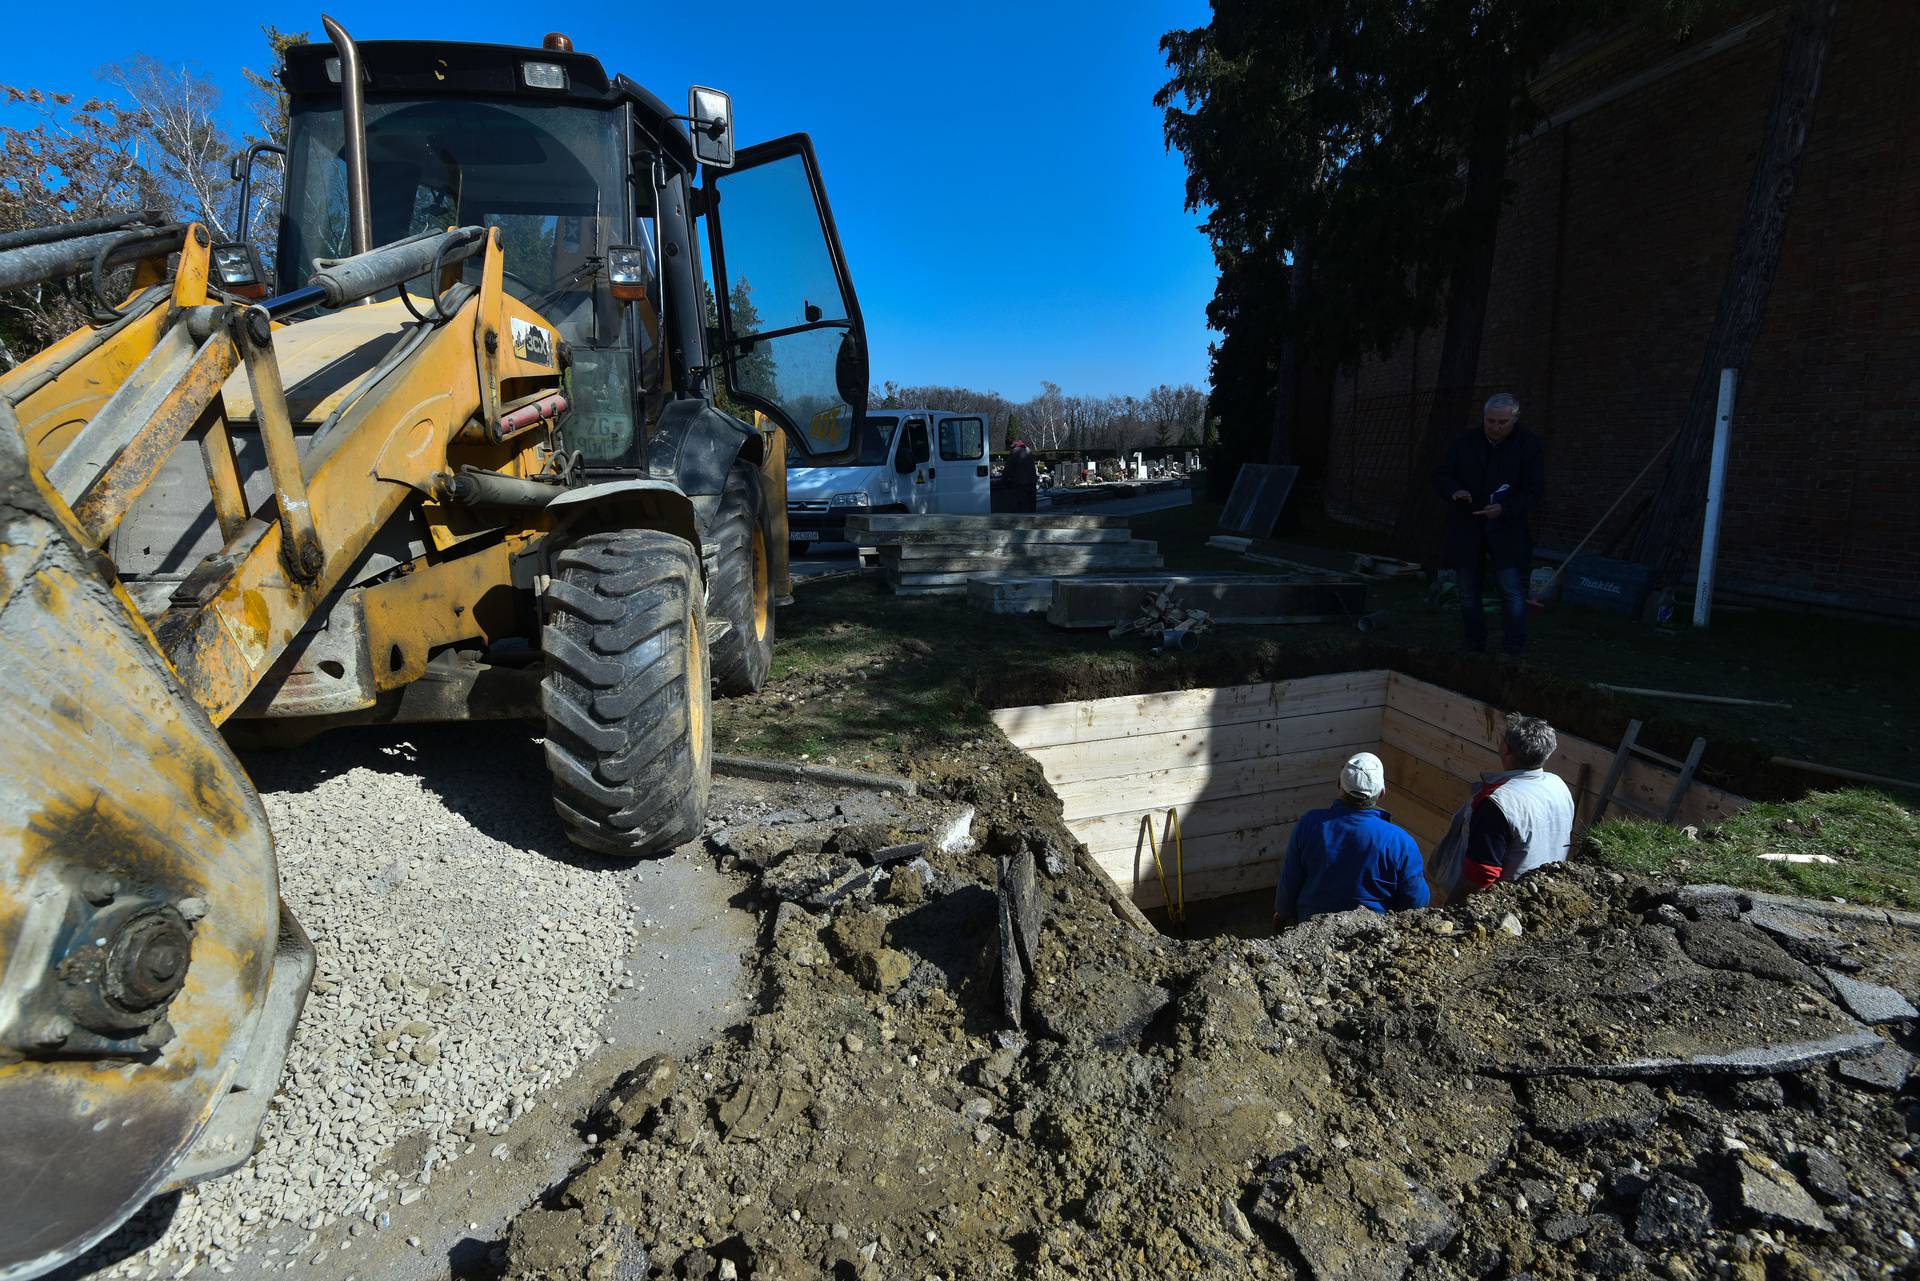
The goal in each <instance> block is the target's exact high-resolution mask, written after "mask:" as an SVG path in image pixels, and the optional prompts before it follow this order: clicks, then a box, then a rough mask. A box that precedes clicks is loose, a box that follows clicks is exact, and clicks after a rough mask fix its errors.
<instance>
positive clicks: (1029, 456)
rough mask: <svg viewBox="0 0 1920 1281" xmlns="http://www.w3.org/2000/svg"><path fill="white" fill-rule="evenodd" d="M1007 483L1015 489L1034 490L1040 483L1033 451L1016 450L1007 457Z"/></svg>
mask: <svg viewBox="0 0 1920 1281" xmlns="http://www.w3.org/2000/svg"><path fill="white" fill-rule="evenodd" d="M1006 475H1007V483H1008V484H1009V485H1012V486H1013V487H1014V488H1015V489H1032V488H1033V487H1034V486H1036V485H1038V484H1039V483H1040V474H1039V470H1038V469H1037V468H1036V467H1035V466H1034V461H1033V451H1032V450H1031V449H1016V450H1014V451H1013V452H1012V453H1011V454H1008V455H1007V473H1006Z"/></svg>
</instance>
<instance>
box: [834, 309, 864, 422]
mask: <svg viewBox="0 0 1920 1281" xmlns="http://www.w3.org/2000/svg"><path fill="white" fill-rule="evenodd" d="M867 385H868V384H867V347H866V344H865V343H863V342H861V341H860V339H859V338H858V337H857V336H856V335H855V334H854V332H853V331H852V330H851V329H849V330H848V331H847V332H846V333H844V334H842V335H841V336H840V347H839V349H838V350H837V351H835V353H834V357H833V386H834V390H835V391H838V392H839V393H840V399H842V400H844V401H846V402H847V404H848V406H850V407H851V408H852V410H853V416H854V418H855V419H856V420H858V419H860V418H861V417H863V416H864V415H865V413H866V408H867Z"/></svg>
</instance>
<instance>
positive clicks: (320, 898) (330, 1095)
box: [74, 726, 750, 1278]
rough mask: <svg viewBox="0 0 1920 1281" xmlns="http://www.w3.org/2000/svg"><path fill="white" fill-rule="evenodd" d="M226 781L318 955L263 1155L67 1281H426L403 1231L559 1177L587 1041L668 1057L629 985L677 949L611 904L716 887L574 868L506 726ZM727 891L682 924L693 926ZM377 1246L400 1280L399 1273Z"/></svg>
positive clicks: (420, 1258)
mask: <svg viewBox="0 0 1920 1281" xmlns="http://www.w3.org/2000/svg"><path fill="white" fill-rule="evenodd" d="M246 763H247V765H248V767H249V769H250V770H251V772H252V773H253V775H254V778H255V780H256V782H257V783H258V784H259V786H260V787H261V789H262V796H263V798H264V801H265V804H266V808H267V813H268V816H269V818H270V819H271V821H272V824H273V829H274V834H275V838H276V840H277V842H278V845H279V852H280V872H281V880H282V892H283V894H284V896H285V898H286V901H287V903H288V904H289V905H290V906H291V907H292V909H293V911H294V913H295V915H296V916H298V917H299V919H300V921H301V923H302V924H303V925H304V926H305V927H306V929H307V931H308V933H309V934H310V935H311V936H312V938H313V942H314V947H315V949H316V951H317V953H318V957H319V961H318V969H317V973H316V976H315V980H314V986H313V991H312V994H311V995H310V997H309V998H308V1001H307V1006H306V1010H305V1012H304V1014H303V1016H302V1018H301V1022H300V1025H299V1028H298V1029H297V1031H296V1033H295V1036H294V1041H293V1046H292V1050H291V1053H290V1056H289V1062H288V1070H287V1073H286V1076H285V1079H284V1080H283V1083H282V1086H281V1090H280V1093H279V1096H278V1097H277V1099H276V1101H275V1106H274V1109H273V1110H272V1112H271V1113H270V1114H269V1116H268V1119H267V1123H266V1126H265V1130H264V1132H263V1135H262V1140H263V1146H262V1149H261V1151H260V1152H259V1153H258V1154H257V1155H256V1157H255V1159H254V1160H253V1161H252V1162H251V1163H250V1164H249V1165H248V1166H247V1167H245V1168H244V1169H242V1170H240V1171H238V1172H236V1173H235V1174H233V1175H231V1176H228V1177H227V1178H224V1179H219V1180H215V1181H214V1182H212V1183H209V1184H205V1185H202V1186H200V1187H197V1188H193V1189H189V1190H188V1191H187V1192H185V1193H184V1194H182V1195H181V1196H180V1197H178V1198H177V1200H176V1199H174V1198H163V1199H162V1200H161V1201H160V1202H156V1203H155V1204H154V1205H153V1206H150V1207H149V1208H148V1210H146V1211H144V1212H143V1213H142V1214H141V1215H140V1216H136V1218H135V1219H134V1220H133V1221H132V1222H130V1223H129V1224H128V1225H127V1226H126V1227H125V1228H123V1229H122V1230H121V1231H120V1232H119V1233H117V1234H116V1235H115V1237H114V1238H112V1239H110V1240H109V1241H108V1242H106V1243H103V1245H102V1246H101V1247H99V1248H98V1249H97V1250H95V1251H94V1252H93V1253H92V1254H91V1255H90V1256H89V1257H88V1258H87V1259H85V1260H81V1261H80V1264H84V1265H85V1266H84V1267H81V1266H79V1265H76V1267H75V1269H74V1274H75V1275H93V1276H99V1277H108V1278H133V1277H139V1278H147V1277H173V1276H180V1275H184V1274H185V1273H186V1272H188V1271H194V1270H197V1271H199V1272H202V1273H212V1274H222V1275H243V1276H248V1275H258V1274H260V1273H261V1272H262V1271H265V1270H269V1269H270V1270H273V1271H280V1270H284V1269H287V1268H291V1267H293V1266H295V1264H296V1263H302V1264H306V1265H308V1267H307V1269H306V1275H314V1276H319V1275H332V1274H334V1273H335V1272H337V1271H340V1270H341V1268H342V1265H346V1266H347V1267H348V1268H351V1267H354V1266H358V1267H360V1268H361V1269H364V1270H363V1271H362V1272H361V1273H360V1275H361V1276H381V1277H387V1276H394V1275H398V1274H399V1273H400V1272H401V1271H403V1270H404V1271H407V1272H409V1273H416V1272H425V1273H427V1274H431V1273H434V1272H440V1273H444V1271H445V1269H446V1266H447V1253H446V1251H447V1248H448V1246H449V1244H450V1242H449V1241H448V1240H440V1241H427V1242H422V1241H421V1239H420V1237H419V1236H415V1235H406V1236H405V1237H404V1243H405V1246H407V1247H412V1248H411V1249H406V1250H402V1246H403V1234H411V1233H413V1232H427V1233H428V1234H429V1235H434V1236H438V1235H440V1233H439V1232H438V1231H437V1229H441V1228H446V1229H450V1230H451V1231H452V1238H453V1239H455V1240H457V1239H458V1238H460V1237H465V1236H467V1235H468V1234H467V1233H466V1232H465V1231H463V1230H464V1229H467V1228H468V1227H469V1223H468V1222H467V1221H466V1220H468V1219H469V1218H470V1217H475V1218H476V1219H485V1218H488V1217H490V1214H489V1213H488V1212H483V1210H482V1209H481V1208H479V1207H477V1206H476V1205H474V1204H473V1202H474V1201H475V1199H476V1197H477V1198H478V1199H479V1200H480V1201H482V1202H491V1201H502V1202H503V1208H502V1211H501V1212H502V1213H503V1214H504V1213H510V1212H511V1211H513V1210H517V1209H518V1208H519V1207H520V1206H521V1205H524V1204H525V1202H526V1201H527V1200H528V1199H530V1197H531V1196H533V1195H535V1194H537V1193H538V1192H539V1191H540V1189H541V1188H542V1187H544V1186H545V1177H546V1176H544V1175H543V1172H542V1168H541V1167H543V1166H546V1165H548V1164H549V1163H557V1164H555V1166H554V1168H555V1171H556V1172H557V1171H558V1170H559V1169H562V1168H564V1163H565V1161H566V1160H567V1159H568V1154H567V1153H566V1152H565V1151H563V1150H562V1149H564V1148H565V1147H566V1146H567V1142H566V1141H567V1140H569V1139H570V1138H571V1137H572V1136H571V1135H570V1133H568V1132H567V1131H566V1129H565V1125H564V1122H562V1121H561V1120H560V1116H561V1113H562V1112H564V1113H566V1114H567V1115H568V1116H569V1117H570V1116H572V1115H576V1114H577V1110H576V1109H575V1108H574V1107H573V1104H574V1103H575V1100H574V1099H573V1098H572V1097H571V1093H577V1092H578V1089H579V1088H581V1087H580V1082H579V1079H578V1078H577V1077H576V1073H577V1072H578V1070H579V1069H580V1067H581V1065H582V1063H583V1061H584V1060H585V1059H586V1058H587V1057H588V1055H589V1054H590V1053H591V1052H592V1051H593V1050H595V1049H596V1048H600V1047H601V1046H602V1042H603V1034H606V1035H605V1037H604V1039H605V1040H606V1042H607V1044H609V1045H611V1044H612V1043H613V1040H614V1037H613V1035H612V1034H613V1033H615V1032H616V1031H617V1032H618V1033H619V1034H620V1035H619V1039H620V1041H621V1042H623V1045H622V1047H621V1048H622V1049H623V1050H624V1049H625V1048H626V1046H625V1044H624V1043H625V1042H629V1041H632V1040H639V1039H641V1037H642V1036H644V1041H645V1043H646V1044H648V1045H653V1044H658V1043H661V1042H664V1041H675V1040H679V1039H681V1038H680V1037H677V1036H674V1035H672V1033H673V1032H674V1031H675V1030H676V1028H677V1024H676V1021H675V1018H673V1017H668V1016H667V1015H665V1014H661V1015H659V1016H658V1017H655V1016H654V1012H653V1011H652V1010H651V1009H649V1007H650V1006H651V1005H652V1004H653V1002H652V1000H651V999H650V997H651V995H652V994H644V995H643V992H644V987H645V985H646V982H647V980H649V979H652V978H654V977H656V975H654V974H653V973H650V972H648V971H649V970H650V969H651V968H652V967H654V966H657V967H658V968H659V970H660V971H663V972H664V971H667V970H668V967H669V964H670V962H671V960H672V959H673V957H674V955H676V954H675V953H674V952H673V950H672V949H671V948H670V947H666V946H663V943H665V942H667V941H668V940H665V939H663V938H662V937H660V935H661V932H662V926H661V923H660V922H656V921H655V920H653V919H650V918H641V917H640V916H639V915H638V914H637V913H636V912H635V911H634V909H633V908H632V907H631V906H630V903H629V900H630V898H631V897H633V896H634V895H635V891H636V889H637V888H639V887H641V886H643V885H647V886H652V887H654V888H656V889H665V890H666V891H667V892H668V893H669V894H670V895H672V896H674V897H682V896H684V895H686V894H689V893H692V894H695V895H698V894H700V893H702V890H701V887H700V885H699V884H698V883H696V882H690V881H689V879H688V878H689V876H690V875H692V876H695V877H699V876H704V877H707V878H711V879H712V880H714V881H715V882H717V883H719V884H720V885H722V886H724V880H723V878H719V877H718V874H717V873H714V872H713V871H712V870H711V866H710V863H708V864H706V865H705V866H704V868H702V867H697V866H694V865H693V864H691V863H690V862H689V859H690V858H691V857H692V856H689V855H684V854H683V855H682V856H676V859H675V860H662V861H660V862H658V863H652V864H642V865H640V866H639V867H637V868H636V867H635V866H634V865H631V864H618V863H614V862H611V861H607V860H600V859H597V858H593V857H591V856H587V855H583V854H581V853H580V852H579V851H576V850H574V849H573V848H572V847H571V846H569V845H568V844H567V843H566V841H565V839H564V837H562V836H561V834H560V831H559V828H558V825H557V823H555V822H554V820H553V819H552V818H551V810H550V808H549V805H548V800H547V781H546V771H545V768H544V765H543V763H542V761H541V759H540V755H539V746H538V743H537V741H536V740H533V739H531V738H530V737H529V736H528V735H527V734H526V732H525V731H524V730H517V729H514V728H512V727H507V726H471V727H438V728H434V729H419V730H415V731H413V732H411V733H408V734H407V736H406V738H404V739H403V738H401V736H400V732H399V731H383V732H382V731H364V732H350V733H344V734H338V735H334V736H331V737H328V738H323V739H321V740H319V741H318V742H317V743H315V744H314V745H313V746H311V747H309V748H307V749H303V750H302V751H299V752H294V753H287V754H281V755H260V756H251V757H249V758H248V759H247V762H246ZM670 862H677V863H678V864H681V865H682V866H679V867H677V868H670V867H668V866H667V864H668V863H670ZM724 892H725V891H724V888H722V889H721V891H720V893H721V898H720V899H719V901H718V902H717V904H708V903H695V902H689V903H687V906H688V908H689V909H692V910H693V912H694V913H695V914H697V915H698V916H700V917H701V918H702V919H706V918H711V916H712V915H713V912H712V908H713V907H714V906H718V907H720V908H721V909H722V910H723V911H724ZM670 906H672V905H671V904H666V903H662V904H660V905H659V906H658V908H656V907H655V906H653V905H649V906H647V907H646V908H644V909H643V910H644V911H647V912H653V911H656V910H660V909H665V908H668V907H670ZM749 920H750V918H749ZM707 928H709V929H711V925H710V924H709V925H708V926H707ZM748 928H749V930H750V926H749V927H748ZM747 938H748V939H750V933H749V934H748V935H747ZM739 942H740V940H739V939H737V938H736V939H731V941H729V940H727V939H722V940H721V941H720V942H719V944H718V946H717V947H708V948H707V949H706V951H705V953H704V954H703V960H704V962H705V965H704V974H696V975H692V976H688V977H687V978H685V979H684V980H683V981H682V982H680V983H679V984H678V985H677V987H676V988H675V989H674V991H675V995H676V996H680V997H684V998H688V999H687V1000H676V1001H675V1002H674V1005H675V1006H676V1007H678V1008H677V1010H676V1013H677V1014H678V1015H679V1016H680V1021H682V1022H685V1021H689V1020H690V1021H692V1022H694V1023H697V1024H698V1025H699V1026H698V1027H690V1028H687V1029H684V1031H685V1032H687V1033H688V1034H689V1035H691V1036H694V1037H696V1038H699V1039H704V1038H705V1036H707V1035H710V1032H711V1028H710V1023H711V1020H713V1019H715V1018H718V1017H720V1016H721V1015H722V1014H723V1012H724V1007H726V1006H727V1005H728V1004H729V1001H728V999H727V994H728V993H730V992H731V991H732V990H733V988H734V987H736V986H737V975H736V974H735V973H734V971H736V970H737V955H736V951H737V945H738V943H739ZM730 948H732V949H734V950H729V949H730ZM642 957H644V958H647V959H646V960H645V961H643V960H641V959H640V958H642ZM716 957H717V958H718V960H719V962H720V963H721V964H718V965H716V963H715V962H716ZM684 959H685V958H684V957H682V960H684ZM649 962H651V964H649ZM636 965H640V966H641V967H642V973H641V976H640V979H638V980H636V978H635V977H634V973H635V966H636ZM722 968H723V969H724V970H725V971H726V972H724V973H719V972H717V970H719V969H722ZM661 986H664V985H661ZM623 989H624V991H623ZM656 990H658V989H656ZM616 994H618V995H620V996H621V998H622V1000H621V1001H620V1002H618V1003H615V1006H614V1008H615V1009H616V1010H617V1016H616V1017H614V1018H611V1019H609V1017H608V1011H609V1008H610V1005H609V998H610V997H611V996H614V995H616ZM603 1021H605V1022H606V1023H608V1024H612V1023H618V1024H619V1025H620V1026H619V1027H618V1028H617V1029H616V1028H614V1027H612V1026H604V1027H603V1026H602V1024H603ZM642 1025H644V1030H642ZM656 1025H658V1026H656ZM623 1061H624V1062H625V1063H631V1062H632V1061H633V1056H632V1055H631V1054H627V1055H624V1059H623ZM589 1075H597V1074H589ZM570 1078H572V1079H570ZM563 1085H565V1086H568V1087H570V1090H571V1093H570V1091H569V1089H556V1087H560V1086H563ZM562 1098H564V1099H565V1102H564V1103H563V1104H562V1107H561V1110H560V1111H554V1110H550V1109H544V1108H543V1109H542V1112H541V1117H540V1118H531V1119H529V1121H528V1125H532V1124H533V1123H534V1120H537V1119H547V1118H551V1119H550V1120H548V1121H547V1123H546V1127H545V1130H544V1132H543V1133H542V1135H541V1137H540V1138H539V1139H538V1140H537V1141H535V1142H533V1143H531V1144H524V1143H523V1142H522V1132H523V1131H525V1130H526V1126H519V1127H515V1128H514V1130H513V1134H512V1136H511V1138H512V1140H513V1149H518V1148H521V1147H523V1146H524V1147H527V1148H528V1150H527V1151H525V1152H524V1153H518V1154H517V1155H519V1156H521V1157H522V1158H524V1161H525V1165H524V1167H523V1162H522V1160H515V1161H513V1162H511V1163H510V1164H512V1165H514V1166H516V1167H522V1168H516V1169H515V1171H513V1174H514V1176H515V1177H514V1178H511V1179H504V1180H503V1179H502V1178H500V1177H499V1176H500V1175H505V1174H507V1173H508V1171H506V1170H504V1169H502V1168H501V1163H502V1162H507V1158H508V1156H509V1153H510V1151H512V1149H510V1148H509V1143H508V1141H507V1138H508V1127H509V1126H510V1125H511V1124H512V1123H513V1122H514V1121H516V1120H518V1119H520V1118H521V1117H523V1116H524V1115H525V1114H527V1113H528V1112H529V1111H530V1110H531V1109H533V1108H534V1107H535V1106H536V1104H538V1103H540V1102H543V1101H545V1102H555V1101H556V1100H558V1099H562ZM487 1167H492V1168H493V1171H489V1170H488V1168H487ZM494 1172H497V1174H496V1173H494ZM489 1180H490V1183H489ZM436 1183H437V1184H438V1186H436ZM527 1183H530V1186H526V1187H520V1186H517V1185H518V1184H527ZM505 1184H514V1185H515V1186H511V1187H507V1186H504V1185H505ZM456 1199H458V1200H459V1204H458V1206H457V1207H455V1206H451V1205H449V1206H441V1207H439V1210H438V1212H437V1213H434V1214H430V1215H422V1214H421V1213H420V1212H421V1211H427V1210H434V1209H435V1208H436V1205H437V1203H439V1202H443V1201H448V1202H451V1201H454V1200H456ZM416 1202H419V1203H420V1204H419V1205H418V1207H417V1208H414V1207H415V1203H416ZM455 1218H457V1219H459V1220H461V1221H460V1222H458V1223H454V1222H452V1220H453V1219H455ZM475 1226H476V1227H477V1226H478V1225H477V1222H476V1224H475ZM396 1251H398V1252H401V1253H405V1254H408V1255H411V1256H412V1258H413V1263H414V1266H411V1267H407V1268H404V1269H402V1268H400V1267H399V1266H398V1262H399V1261H397V1260H396V1259H394V1258H393V1257H392V1256H393V1253H394V1252H396ZM329 1254H331V1255H333V1256H334V1257H333V1258H332V1259H329V1258H328V1256H329ZM382 1255H385V1256H387V1257H386V1258H385V1259H384V1261H383V1260H381V1259H380V1257H379V1256H382ZM436 1256H437V1257H436ZM112 1260H118V1261H117V1262H112V1263H111V1265H110V1266H109V1261H112ZM342 1275H345V1273H344V1272H342Z"/></svg>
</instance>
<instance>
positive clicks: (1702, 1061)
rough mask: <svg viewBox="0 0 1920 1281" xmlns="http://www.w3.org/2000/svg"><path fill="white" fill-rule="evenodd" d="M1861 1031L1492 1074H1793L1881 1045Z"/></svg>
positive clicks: (1514, 1067) (1536, 1065)
mask: <svg viewBox="0 0 1920 1281" xmlns="http://www.w3.org/2000/svg"><path fill="white" fill-rule="evenodd" d="M1884 1044H1885V1042H1884V1041H1882V1040H1881V1039H1880V1038H1879V1037H1878V1036H1877V1035H1875V1034H1874V1033H1872V1032H1870V1031H1868V1030H1867V1029H1866V1028H1863V1027H1862V1028H1856V1029H1855V1030H1853V1031H1850V1032H1841V1033H1838V1034H1837V1035H1834V1036H1830V1037H1827V1038H1825V1039H1824V1040H1819V1041H1791V1042H1786V1043H1783V1044H1778V1045H1755V1046H1750V1047H1748V1048H1746V1049H1741V1050H1734V1051H1731V1052H1729V1053H1726V1054H1700V1055H1693V1056H1689V1057H1686V1058H1647V1059H1626V1060H1622V1061H1619V1062H1615V1063H1530V1064H1508V1065H1505V1066H1502V1067H1498V1068H1495V1069H1494V1070H1495V1071H1498V1072H1500V1073H1502V1074H1505V1075H1511V1076H1523V1077H1524V1076H1600V1077H1609V1078H1613V1079H1626V1078H1630V1077H1641V1076H1689V1075H1725V1076H1761V1075H1765V1074H1768V1073H1773V1072H1798V1071H1800V1070H1801V1069H1802V1068H1810V1067H1814V1066H1816V1065H1817V1064H1821V1063H1827V1062H1830V1061H1832V1060H1834V1059H1839V1058H1846V1057H1849V1056H1851V1055H1856V1054H1866V1053H1868V1052H1870V1051H1872V1050H1873V1049H1874V1048H1875V1047H1877V1046H1880V1045H1884Z"/></svg>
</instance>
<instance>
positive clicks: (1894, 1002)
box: [1820, 970, 1920, 1023]
mask: <svg viewBox="0 0 1920 1281" xmlns="http://www.w3.org/2000/svg"><path fill="white" fill-rule="evenodd" d="M1820 973H1821V974H1823V975H1824V976H1825V977H1826V980H1827V982H1829V983H1831V984H1833V990H1834V993H1835V995H1837V996H1838V997H1839V998H1840V1003H1841V1004H1842V1005H1844V1006H1846V1007H1847V1011H1848V1012H1849V1013H1850V1014H1852V1015H1853V1017H1855V1018H1856V1019H1859V1020H1860V1021H1861V1022H1862V1023H1893V1022H1896V1021H1898V1020H1900V1019H1911V1018H1920V1010H1916V1009H1914V1008H1913V1002H1912V1001H1909V1000H1908V999H1907V998H1906V997H1904V996H1902V995H1900V993H1898V992H1896V991H1894V990H1893V989H1892V988H1890V987H1888V986H1887V985H1886V984H1884V983H1868V982H1865V981H1863V980H1861V979H1856V978H1849V977H1848V976H1847V975H1845V974H1842V973H1840V972H1839V971H1838V970H1822V971H1820Z"/></svg>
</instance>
